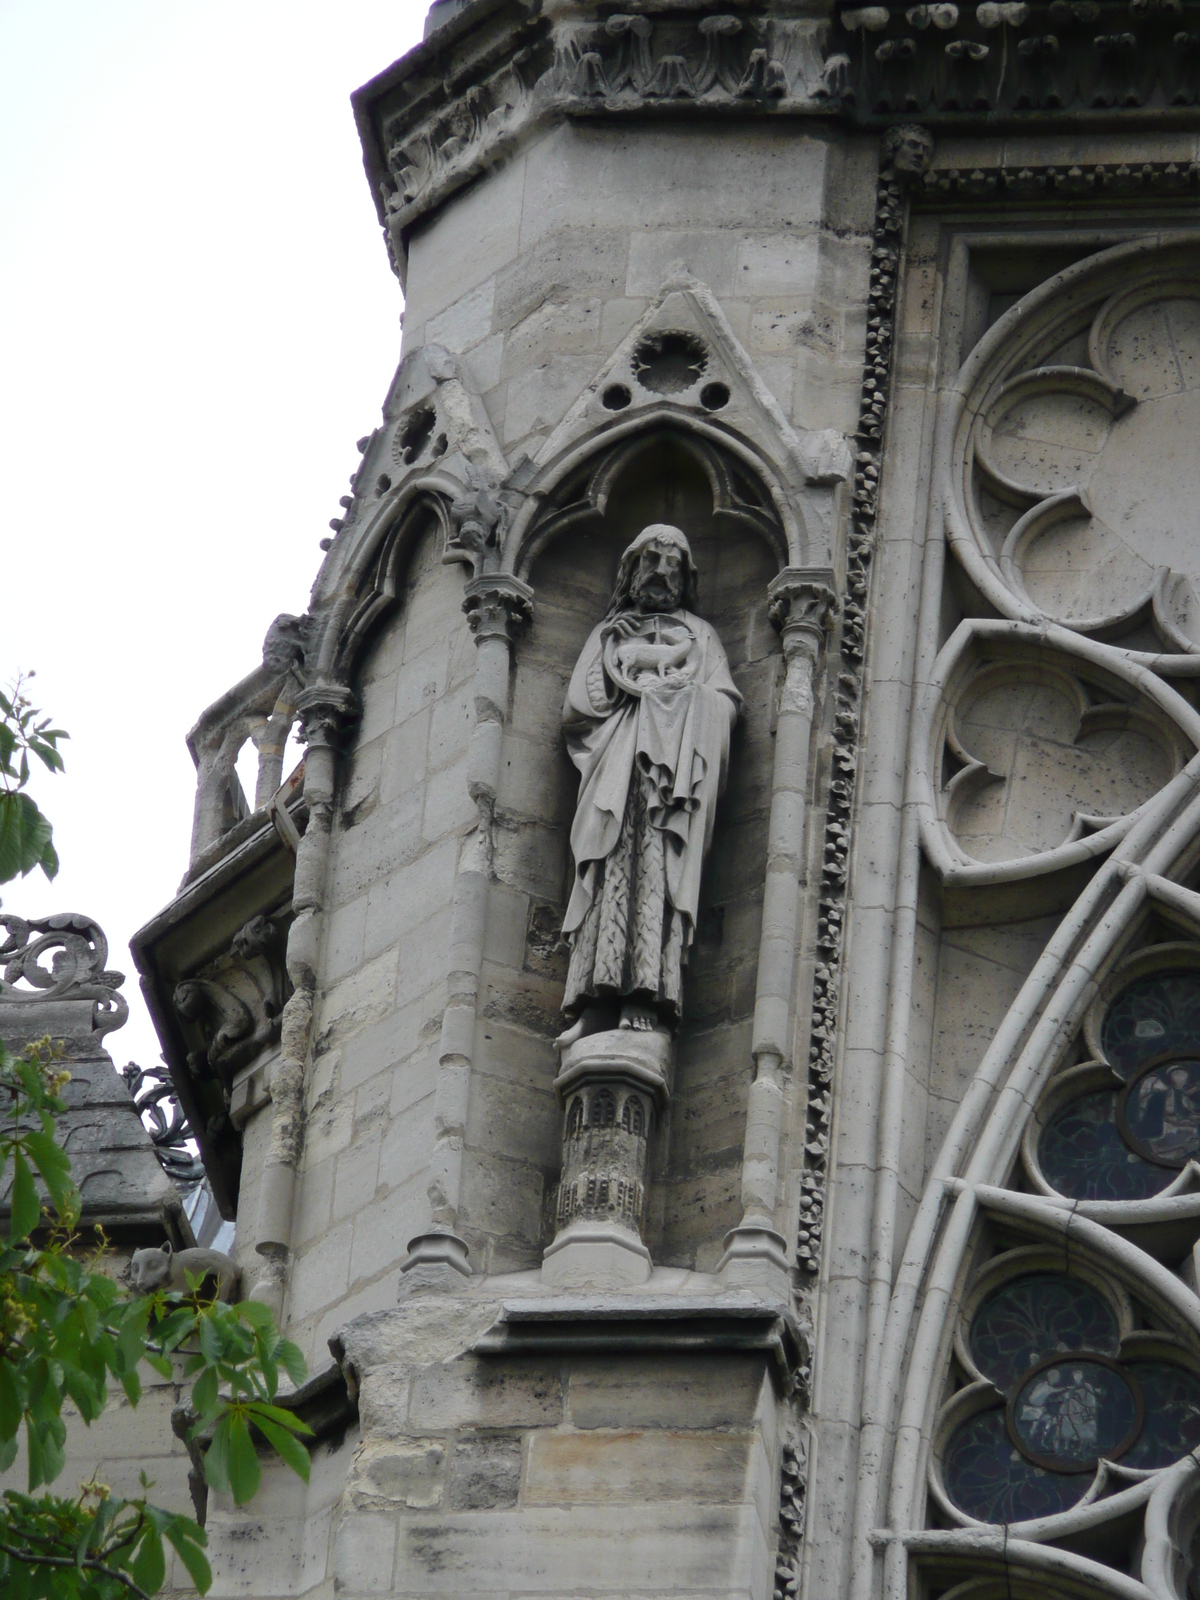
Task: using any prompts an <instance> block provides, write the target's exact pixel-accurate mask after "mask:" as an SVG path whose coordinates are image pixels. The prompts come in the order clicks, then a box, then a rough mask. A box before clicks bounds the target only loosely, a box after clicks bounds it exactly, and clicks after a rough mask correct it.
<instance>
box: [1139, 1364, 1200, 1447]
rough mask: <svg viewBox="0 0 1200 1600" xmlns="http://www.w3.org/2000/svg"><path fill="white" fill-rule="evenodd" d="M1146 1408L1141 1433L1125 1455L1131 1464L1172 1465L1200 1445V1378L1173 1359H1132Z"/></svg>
mask: <svg viewBox="0 0 1200 1600" xmlns="http://www.w3.org/2000/svg"><path fill="white" fill-rule="evenodd" d="M1128 1370H1129V1371H1130V1372H1131V1373H1132V1374H1133V1376H1134V1377H1135V1378H1136V1379H1137V1382H1138V1386H1139V1388H1140V1389H1141V1391H1142V1400H1143V1402H1144V1404H1145V1408H1146V1424H1145V1426H1144V1427H1143V1429H1142V1432H1141V1436H1140V1437H1139V1438H1138V1439H1137V1440H1136V1442H1135V1443H1134V1444H1133V1445H1132V1446H1131V1447H1130V1449H1129V1450H1127V1451H1126V1453H1125V1455H1124V1456H1123V1457H1122V1459H1123V1460H1124V1462H1125V1464H1126V1466H1129V1467H1142V1468H1150V1467H1169V1466H1170V1465H1171V1463H1172V1462H1173V1461H1178V1460H1179V1459H1180V1457H1181V1456H1185V1455H1187V1453H1188V1451H1189V1450H1195V1449H1196V1447H1197V1446H1198V1445H1200V1378H1198V1377H1197V1376H1196V1374H1195V1373H1194V1372H1189V1371H1188V1370H1187V1369H1186V1368H1185V1367H1177V1366H1175V1364H1174V1363H1173V1362H1170V1361H1136V1362H1134V1361H1131V1362H1130V1363H1129V1367H1128Z"/></svg>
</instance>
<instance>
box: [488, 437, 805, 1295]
mask: <svg viewBox="0 0 1200 1600" xmlns="http://www.w3.org/2000/svg"><path fill="white" fill-rule="evenodd" d="M597 502H599V503H600V504H602V506H603V510H602V511H601V510H600V509H598V505H597ZM769 508H770V501H769V499H768V497H767V496H766V494H765V492H764V491H763V490H762V488H761V487H760V486H759V485H758V484H756V483H754V482H753V481H751V480H750V479H749V477H748V475H747V474H746V473H745V470H744V469H743V468H740V467H738V468H737V469H736V471H735V470H734V469H733V468H732V467H731V464H730V463H729V461H728V460H727V458H725V457H724V456H722V455H720V454H719V453H718V451H717V450H716V449H715V448H711V447H709V446H707V445H700V444H698V443H697V442H696V441H695V440H694V439H690V438H689V436H687V435H685V434H683V433H682V432H674V431H672V430H669V429H668V430H664V431H660V432H657V433H651V434H649V435H643V436H641V437H639V438H637V439H636V440H635V442H634V443H633V444H632V445H628V444H627V445H626V446H624V447H620V446H618V447H617V450H616V451H612V452H609V453H607V454H605V455H602V456H600V457H593V458H592V459H591V460H590V461H589V462H588V463H587V464H586V465H585V466H584V467H583V468H581V469H580V471H579V472H578V473H577V474H576V476H575V477H574V478H573V479H570V480H568V481H567V482H566V483H565V484H564V485H563V486H562V487H561V488H560V489H559V491H558V492H557V494H556V496H555V504H554V506H552V507H551V508H550V509H549V511H548V513H547V516H546V518H545V523H544V533H543V534H541V535H536V536H535V538H536V537H541V538H542V539H543V542H542V544H541V548H540V550H539V552H538V554H537V555H536V557H535V559H534V561H533V563H532V566H531V568H530V572H529V582H530V584H531V585H532V587H533V590H534V593H535V596H536V598H535V602H534V615H533V620H532V622H531V624H530V626H529V628H528V630H527V631H526V632H525V633H524V635H523V636H522V637H521V639H520V640H519V642H518V645H517V650H516V664H515V673H514V686H513V698H512V710H511V725H510V728H509V730H508V732H507V734H506V740H505V759H504V768H503V774H502V779H501V785H500V789H499V793H498V805H497V839H496V874H497V877H498V878H499V880H500V882H501V884H502V885H503V887H502V888H501V889H500V891H499V896H498V901H497V904H496V906H495V907H494V908H493V909H494V913H497V914H495V915H494V917H493V922H494V924H495V925H498V923H499V915H498V913H499V912H500V910H501V909H503V912H504V914H505V915H506V916H507V915H509V914H510V913H511V910H512V909H513V904H514V903H513V901H512V900H511V898H510V891H515V892H516V895H517V896H518V897H519V899H518V900H517V901H516V902H515V908H516V910H517V915H518V917H520V915H521V913H522V911H523V913H524V928H523V929H518V930H517V931H518V933H519V934H520V936H521V948H520V951H519V966H520V971H519V972H515V971H513V965H515V964H516V963H517V961H518V952H517V951H516V950H515V949H513V950H512V952H511V954H509V953H507V952H504V953H503V954H502V953H501V946H500V941H499V939H495V940H493V941H492V944H491V952H492V960H491V961H490V962H489V964H488V967H487V969H486V972H485V979H486V982H487V998H486V1000H485V1006H484V1017H485V1027H484V1036H483V1039H482V1041H481V1042H482V1045H483V1049H482V1051H481V1052H480V1054H479V1056H478V1058H477V1063H476V1065H477V1069H478V1070H479V1071H480V1072H481V1073H482V1074H484V1075H485V1076H486V1075H487V1074H488V1073H489V1072H491V1071H494V1070H495V1067H494V1065H492V1063H494V1062H495V1061H496V1060H497V1058H513V1059H522V1060H523V1061H525V1062H526V1063H527V1070H529V1071H531V1072H532V1071H534V1070H536V1072H537V1075H538V1079H539V1081H538V1083H537V1085H536V1087H537V1090H538V1091H539V1092H538V1093H537V1095H536V1097H529V1098H521V1099H518V1100H514V1101H512V1102H511V1103H510V1105H511V1109H510V1108H509V1106H506V1107H504V1108H503V1109H504V1114H505V1116H506V1119H507V1123H508V1126H507V1130H506V1132H505V1134H504V1136H503V1137H502V1139H501V1141H499V1142H500V1143H502V1144H503V1145H505V1146H506V1147H507V1148H506V1149H504V1150H503V1152H502V1151H501V1150H500V1149H499V1148H497V1149H496V1151H495V1155H494V1157H493V1156H492V1155H491V1154H488V1155H484V1154H481V1156H480V1161H481V1163H486V1164H487V1165H489V1166H490V1167H491V1176H490V1179H489V1181H488V1188H489V1190H490V1191H491V1195H492V1197H493V1201H494V1206H495V1208H496V1211H497V1213H499V1212H501V1210H505V1211H509V1212H511V1214H512V1218H513V1220H512V1222H509V1221H508V1219H507V1218H506V1219H505V1221H504V1222H503V1223H502V1224H501V1226H502V1227H503V1229H504V1231H505V1232H507V1231H508V1230H509V1229H510V1228H514V1231H519V1230H520V1228H521V1226H522V1225H521V1224H520V1223H519V1222H517V1220H516V1219H517V1215H518V1214H519V1215H520V1216H522V1217H523V1218H525V1219H528V1220H527V1221H526V1222H525V1224H524V1226H526V1227H528V1226H529V1224H530V1222H532V1221H533V1219H534V1218H535V1217H536V1218H537V1220H538V1221H539V1223H540V1225H541V1227H542V1230H543V1232H542V1237H541V1241H540V1242H541V1243H543V1244H544V1243H547V1242H549V1240H550V1238H551V1237H552V1235H553V1231H554V1220H553V1219H554V1202H555V1195H554V1186H555V1185H556V1183H557V1178H558V1167H559V1162H560V1155H561V1143H560V1138H561V1130H562V1114H563V1113H562V1108H561V1107H560V1105H559V1103H558V1100H557V1098H556V1097H555V1096H553V1094H552V1093H551V1085H552V1083H553V1079H554V1075H555V1073H556V1071H557V1069H558V1059H557V1055H556V1053H555V1052H554V1050H553V1049H552V1047H551V1041H552V1039H553V1037H554V1035H555V1034H556V1033H557V1032H558V1031H559V1029H560V1028H561V1026H562V1023H561V1018H560V1016H559V1012H558V1006H559V1004H560V1003H561V998H562V984H563V980H564V978H565V975H566V966H567V955H568V951H567V947H566V945H565V943H564V942H562V940H561V937H560V934H559V929H560V928H561V926H562V920H563V914H564V911H565V907H566V901H567V896H568V893H569V888H570V882H571V872H572V863H571V857H570V848H569V833H570V827H571V821H572V817H573V814H574V808H575V802H576V796H577V794H578V788H579V779H578V774H577V773H576V771H575V769H574V767H573V766H572V765H571V763H570V761H569V760H568V757H567V753H566V749H565V746H564V742H563V735H562V707H563V699H564V695H565V692H566V687H567V683H568V681H569V678H570V675H571V671H572V668H573V666H574V664H575V661H576V659H577V657H578V655H579V652H580V649H581V648H582V646H583V644H584V642H585V640H586V639H587V636H588V633H589V632H590V630H591V629H592V628H593V627H594V626H595V624H596V622H597V621H598V620H599V619H600V618H601V617H602V616H603V615H604V612H605V608H606V607H607V605H608V602H609V598H610V596H611V594H612V590H613V584H614V581H615V577H616V571H617V563H618V560H619V558H620V555H621V552H622V550H624V548H625V547H626V545H627V544H628V543H629V542H630V540H631V539H632V538H633V537H635V536H636V534H637V533H638V532H639V531H640V530H641V529H642V528H643V527H645V526H646V525H648V524H650V523H653V522H669V523H673V524H675V525H677V526H679V527H681V528H682V529H683V530H684V531H685V532H686V533H687V535H688V538H689V540H690V543H691V547H692V552H693V555H694V557H695V560H696V565H697V568H698V571H699V612H700V615H701V616H703V617H704V618H706V619H707V620H708V621H709V622H711V623H712V624H713V626H714V627H715V628H716V630H717V632H718V634H719V635H720V638H721V642H722V644H723V645H724V647H725V651H726V654H727V656H728V659H729V664H730V668H731V670H732V673H733V677H734V679H735V681H736V683H737V686H738V688H739V690H740V691H741V693H742V695H743V697H744V704H743V707H742V712H741V715H740V717H739V719H738V723H737V725H736V727H735V729H734V733H733V740H732V747H731V751H730V759H729V782H728V786H727V788H726V791H725V794H724V795H723V797H722V798H721V800H720V801H719V803H718V806H717V816H716V832H715V835H714V840H713V846H712V852H711V855H710V856H709V859H708V862H707V865H706V868H705V874H704V881H703V888H702V898H701V908H700V918H699V923H698V926H697V929H696V939H695V943H694V944H693V946H692V949H691V952H690V954H689V959H688V964H687V967H686V968H685V972H684V995H683V1024H682V1027H681V1029H680V1031H679V1033H678V1035H677V1037H676V1040H675V1064H674V1086H673V1091H672V1096H671V1104H670V1107H669V1109H668V1111H667V1112H666V1115H665V1121H664V1123H663V1124H661V1125H660V1126H659V1127H658V1128H657V1130H656V1135H655V1138H654V1140H653V1143H652V1149H651V1155H650V1183H649V1194H648V1196H647V1203H646V1216H645V1234H644V1237H645V1242H646V1244H647V1245H648V1247H649V1249H650V1253H651V1255H652V1257H653V1259H654V1260H655V1261H656V1262H658V1263H660V1264H662V1265H673V1266H687V1267H697V1268H699V1269H701V1270H705V1269H707V1270H711V1269H712V1267H713V1266H715V1264H716V1258H717V1255H718V1254H719V1248H720V1241H721V1239H722V1237H723V1236H724V1234H725V1233H726V1232H727V1231H728V1230H729V1229H730V1228H732V1227H734V1226H736V1224H737V1223H738V1222H739V1221H740V1217H741V1211H740V1190H739V1185H740V1178H741V1159H742V1143H743V1137H744V1128H745V1116H746V1092H747V1086H748V1083H749V1080H750V1076H751V1067H750V1062H751V1056H750V1033H751V1020H752V1013H753V1009H754V986H755V976H756V964H757V956H758V943H759V930H760V923H761V903H762V886H763V877H764V872H765V866H766V832H767V815H768V810H769V806H770V784H771V763H772V755H773V746H772V707H773V701H774V689H775V684H776V682H777V678H778V673H779V666H780V659H781V656H780V646H779V639H778V635H777V634H776V632H775V630H774V628H773V627H772V626H771V623H770V620H769V618H768V615H767V586H768V584H769V582H770V580H771V578H772V577H773V575H774V573H775V571H776V570H777V568H778V566H779V564H780V563H779V557H778V554H777V551H776V549H775V548H773V544H774V540H773V539H772V537H771V535H772V532H773V528H772V522H773V517H772V514H771V512H770V509H769ZM497 956H499V957H500V959H496V957H497ZM535 1064H536V1067H535ZM496 1131H499V1130H496ZM531 1147H536V1149H537V1150H538V1151H539V1152H540V1153H541V1161H542V1167H541V1170H540V1172H535V1171H532V1170H529V1169H526V1170H525V1172H524V1174H523V1175H521V1176H520V1177H519V1178H518V1181H517V1182H515V1183H514V1175H513V1169H512V1167H511V1159H512V1155H513V1154H514V1153H515V1152H517V1151H519V1150H521V1149H522V1148H524V1149H529V1148H531ZM502 1174H505V1175H504V1176H503V1177H502ZM539 1181H540V1182H541V1184H542V1185H543V1193H542V1197H541V1205H540V1206H539V1205H538V1197H537V1195H536V1193H535V1186H536V1185H537V1184H538V1183H539ZM522 1186H525V1192H524V1193H521V1188H522ZM515 1242H516V1241H515V1240H514V1243H515ZM538 1247H539V1241H538V1240H535V1239H533V1238H527V1239H525V1240H522V1251H521V1253H522V1255H523V1257H524V1264H528V1265H533V1264H534V1263H535V1262H536V1260H537V1259H538V1258H539V1256H538ZM710 1258H711V1259H710Z"/></svg>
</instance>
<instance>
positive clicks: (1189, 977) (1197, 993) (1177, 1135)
mask: <svg viewBox="0 0 1200 1600" xmlns="http://www.w3.org/2000/svg"><path fill="white" fill-rule="evenodd" d="M1100 1036H1101V1042H1102V1045H1103V1048H1104V1053H1105V1055H1106V1056H1107V1058H1108V1061H1109V1064H1110V1065H1111V1066H1112V1068H1113V1071H1114V1072H1115V1073H1116V1074H1117V1075H1118V1077H1120V1078H1122V1079H1123V1080H1124V1082H1125V1087H1124V1088H1123V1089H1121V1090H1117V1089H1113V1090H1108V1089H1100V1090H1094V1091H1091V1092H1088V1093H1086V1094H1081V1095H1080V1096H1079V1098H1078V1099H1076V1100H1072V1101H1071V1102H1070V1103H1069V1104H1068V1105H1065V1106H1063V1107H1062V1108H1061V1109H1060V1110H1059V1111H1058V1112H1056V1113H1055V1115H1054V1116H1053V1117H1052V1118H1051V1120H1050V1121H1049V1123H1048V1124H1047V1125H1046V1127H1045V1128H1043V1130H1042V1134H1041V1138H1040V1139H1039V1140H1038V1161H1039V1163H1040V1165H1041V1168H1042V1172H1043V1173H1044V1175H1045V1177H1046V1180H1047V1182H1049V1183H1050V1184H1051V1185H1052V1186H1053V1187H1054V1188H1055V1189H1057V1190H1058V1192H1059V1193H1060V1194H1064V1195H1068V1196H1069V1197H1070V1198H1071V1199H1072V1200H1145V1199H1148V1198H1149V1197H1150V1196H1151V1195H1155V1194H1159V1193H1160V1192H1161V1191H1162V1190H1163V1189H1165V1188H1166V1187H1167V1185H1168V1184H1169V1183H1170V1182H1171V1176H1172V1172H1173V1171H1178V1170H1179V1169H1180V1168H1182V1167H1183V1166H1185V1165H1186V1164H1187V1162H1188V1161H1189V1160H1191V1159H1192V1158H1193V1157H1196V1156H1200V971H1178V972H1157V973H1150V974H1149V975H1147V976H1146V977H1144V978H1138V979H1136V980H1135V981H1134V982H1133V983H1131V984H1129V985H1128V986H1127V987H1126V988H1124V989H1122V990H1121V992H1120V994H1119V995H1118V996H1117V997H1116V999H1115V1000H1114V1001H1113V1003H1112V1004H1111V1005H1110V1006H1109V1008H1108V1011H1107V1013H1106V1014H1105V1018H1104V1024H1103V1027H1102V1028H1101V1030H1100Z"/></svg>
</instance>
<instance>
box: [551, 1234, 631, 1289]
mask: <svg viewBox="0 0 1200 1600" xmlns="http://www.w3.org/2000/svg"><path fill="white" fill-rule="evenodd" d="M650 1270H651V1263H650V1252H649V1250H647V1249H646V1246H645V1245H644V1244H643V1243H642V1241H641V1239H640V1238H639V1237H638V1236H637V1234H636V1233H634V1232H632V1230H631V1229H629V1228H623V1227H621V1226H620V1224H619V1223H611V1222H589V1221H588V1220H587V1218H585V1217H578V1218H576V1220H575V1221H574V1222H572V1223H569V1224H568V1225H567V1226H566V1227H565V1228H564V1229H563V1231H562V1232H561V1233H560V1234H559V1235H558V1237H557V1238H556V1239H555V1241H554V1243H553V1244H552V1245H550V1246H549V1247H548V1248H547V1250H546V1254H545V1255H544V1256H543V1257H542V1278H543V1280H544V1281H545V1282H546V1283H549V1284H553V1286H554V1287H555V1288H556V1289H627V1288H629V1287H630V1286H631V1285H634V1284H639V1283H645V1281H646V1279H647V1278H648V1277H649V1276H650Z"/></svg>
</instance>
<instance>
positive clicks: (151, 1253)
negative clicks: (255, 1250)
mask: <svg viewBox="0 0 1200 1600" xmlns="http://www.w3.org/2000/svg"><path fill="white" fill-rule="evenodd" d="M189 1272H190V1273H191V1274H192V1276H193V1277H198V1276H203V1277H205V1278H210V1279H211V1278H215V1279H216V1281H217V1299H218V1300H225V1301H227V1302H231V1301H232V1300H233V1298H234V1296H235V1295H236V1294H237V1291H238V1284H239V1283H240V1282H241V1277H242V1274H241V1272H240V1271H239V1269H238V1265H237V1263H236V1262H235V1261H234V1260H233V1259H232V1257H230V1256H226V1255H222V1254H221V1252H220V1251H219V1250H203V1249H198V1248H197V1249H194V1250H173V1249H172V1248H171V1244H170V1241H169V1240H168V1241H167V1243H166V1244H164V1245H163V1246H162V1248H161V1249H159V1250H135V1251H134V1252H133V1256H132V1259H131V1260H130V1263H129V1279H130V1282H131V1283H132V1284H133V1287H134V1288H135V1289H136V1290H137V1291H138V1293H139V1294H153V1293H154V1291H155V1290H156V1289H167V1290H170V1291H180V1292H182V1291H183V1290H186V1288H187V1286H188V1281H187V1275H188V1273H189Z"/></svg>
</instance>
